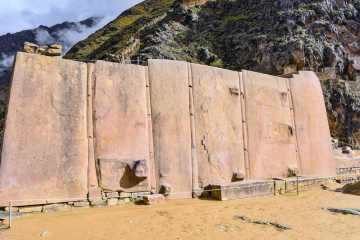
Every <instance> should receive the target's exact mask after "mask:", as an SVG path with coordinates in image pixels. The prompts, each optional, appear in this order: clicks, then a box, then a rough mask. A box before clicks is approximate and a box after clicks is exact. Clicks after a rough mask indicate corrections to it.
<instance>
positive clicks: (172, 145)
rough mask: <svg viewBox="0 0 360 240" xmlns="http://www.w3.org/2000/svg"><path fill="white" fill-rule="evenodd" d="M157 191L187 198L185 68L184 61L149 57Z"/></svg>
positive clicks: (188, 148)
mask: <svg viewBox="0 0 360 240" xmlns="http://www.w3.org/2000/svg"><path fill="white" fill-rule="evenodd" d="M148 67H149V82H150V97H151V114H152V126H153V139H154V153H155V166H156V167H155V168H156V180H157V192H159V193H166V194H167V193H177V192H186V193H181V194H169V195H168V196H167V198H169V199H178V198H191V197H192V194H191V191H192V164H191V130H190V110H189V69H188V64H187V63H186V62H178V61H167V60H149V61H148Z"/></svg>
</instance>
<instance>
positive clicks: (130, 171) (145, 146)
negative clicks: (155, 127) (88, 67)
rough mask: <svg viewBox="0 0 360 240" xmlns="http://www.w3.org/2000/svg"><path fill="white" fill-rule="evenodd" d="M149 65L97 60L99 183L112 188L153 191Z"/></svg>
mask: <svg viewBox="0 0 360 240" xmlns="http://www.w3.org/2000/svg"><path fill="white" fill-rule="evenodd" d="M145 74H146V73H145V67H143V66H137V65H132V64H118V63H110V62H104V61H97V62H96V64H95V76H96V83H95V97H94V114H95V117H94V124H95V128H94V129H95V137H96V144H95V149H96V150H95V152H96V159H97V161H98V168H99V177H100V178H99V184H100V187H101V188H102V189H105V190H111V191H126V192H138V191H150V188H151V187H150V182H151V180H150V178H151V177H150V165H149V139H148V120H147V106H146V105H147V104H146V103H147V98H146V75H145Z"/></svg>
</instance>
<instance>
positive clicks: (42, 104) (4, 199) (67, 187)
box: [0, 53, 88, 206]
mask: <svg viewBox="0 0 360 240" xmlns="http://www.w3.org/2000/svg"><path fill="white" fill-rule="evenodd" d="M86 94H87V66H86V64H85V63H81V62H76V61H69V60H63V59H59V58H54V57H46V56H40V55H35V54H27V53H17V55H16V60H15V64H14V69H13V76H12V80H11V87H10V97H9V102H8V111H7V115H6V125H5V131H4V141H3V147H2V153H1V165H0V206H7V205H8V204H9V199H12V200H18V199H20V200H25V199H66V198H86V196H87V169H88V141H87V122H86ZM61 201H62V200H59V201H50V202H61ZM41 203H46V201H23V202H13V204H14V206H20V205H32V204H41Z"/></svg>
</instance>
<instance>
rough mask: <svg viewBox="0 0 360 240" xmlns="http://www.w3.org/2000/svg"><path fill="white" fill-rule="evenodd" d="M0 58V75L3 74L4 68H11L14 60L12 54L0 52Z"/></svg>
mask: <svg viewBox="0 0 360 240" xmlns="http://www.w3.org/2000/svg"><path fill="white" fill-rule="evenodd" d="M1 58H2V60H0V77H1V76H2V75H4V74H5V71H6V70H9V69H11V67H12V64H13V62H14V55H6V54H1Z"/></svg>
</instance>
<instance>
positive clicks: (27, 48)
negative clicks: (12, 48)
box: [22, 42, 39, 53]
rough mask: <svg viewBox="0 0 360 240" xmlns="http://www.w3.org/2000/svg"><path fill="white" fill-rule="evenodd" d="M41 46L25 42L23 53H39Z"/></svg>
mask: <svg viewBox="0 0 360 240" xmlns="http://www.w3.org/2000/svg"><path fill="white" fill-rule="evenodd" d="M38 51H39V46H38V45H36V44H34V43H29V42H24V46H23V49H22V52H26V53H38Z"/></svg>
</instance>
